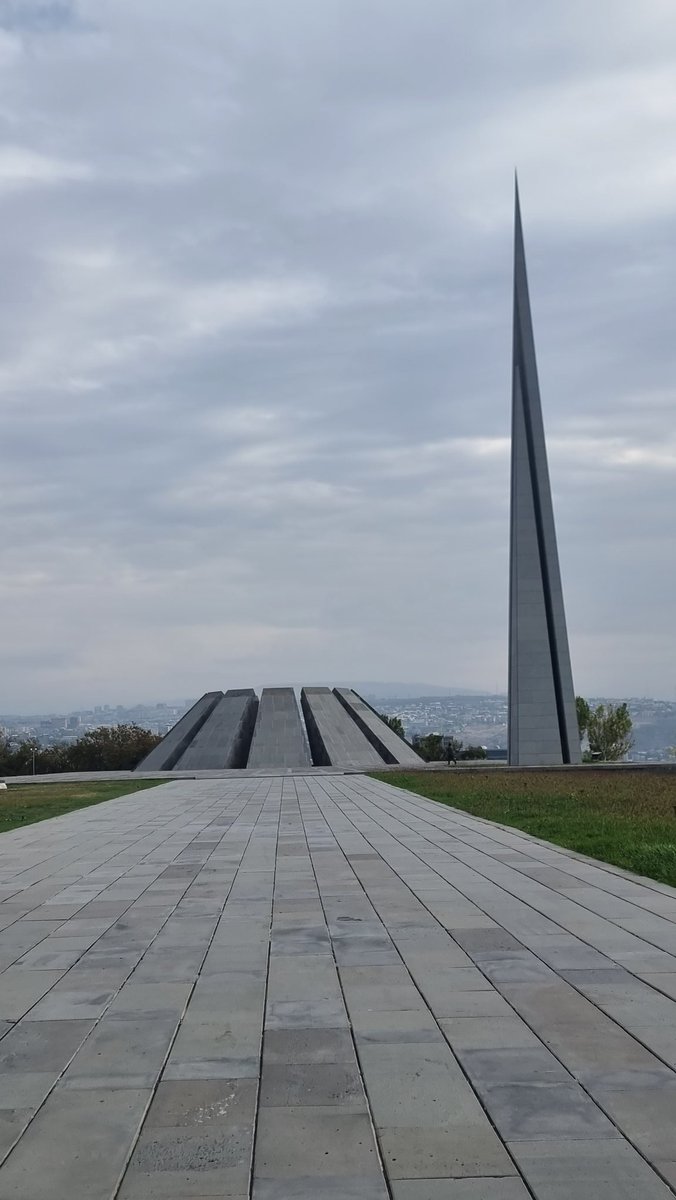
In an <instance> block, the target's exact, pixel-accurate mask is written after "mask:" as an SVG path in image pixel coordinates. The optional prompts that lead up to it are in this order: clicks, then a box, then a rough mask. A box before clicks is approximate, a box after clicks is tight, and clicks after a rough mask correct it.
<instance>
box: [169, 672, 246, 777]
mask: <svg viewBox="0 0 676 1200" xmlns="http://www.w3.org/2000/svg"><path fill="white" fill-rule="evenodd" d="M257 708H258V701H257V699H256V693H255V692H254V690H253V688H242V689H241V690H240V689H235V688H233V689H230V691H227V692H226V693H225V695H224V696H223V697H222V698H221V699H220V700H219V701H218V702H217V704H216V705H215V707H214V708H213V709H212V711H211V713H210V714H209V717H208V719H207V720H206V721H205V722H204V724H203V725H202V726H201V728H200V729H199V730H198V732H197V733H196V734H195V736H194V737H193V739H192V741H191V742H190V744H189V746H188V747H187V748H186V750H185V752H184V753H183V754H182V755H181V757H180V759H179V760H178V762H177V763H176V770H177V771H218V770H221V769H227V768H233V767H244V766H246V760H247V758H248V755H249V746H250V744H251V736H252V734H253V728H254V723H255V720H256V711H257Z"/></svg>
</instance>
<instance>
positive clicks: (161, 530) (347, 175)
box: [0, 0, 676, 712]
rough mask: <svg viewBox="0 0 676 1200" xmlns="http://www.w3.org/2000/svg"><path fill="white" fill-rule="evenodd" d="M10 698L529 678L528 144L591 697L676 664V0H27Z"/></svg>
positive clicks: (0, 194) (6, 131)
mask: <svg viewBox="0 0 676 1200" xmlns="http://www.w3.org/2000/svg"><path fill="white" fill-rule="evenodd" d="M0 122H1V143H0V256H1V261H0V508H1V517H2V545H1V551H0V603H1V624H0V628H1V631H2V632H1V634H0V711H5V712H10V711H12V712H18V711H45V710H48V709H64V708H71V707H78V706H82V705H87V704H91V703H101V702H110V703H127V702H133V701H136V700H153V699H167V698H170V697H181V696H194V695H199V694H200V693H202V692H203V691H206V690H208V689H212V688H220V687H222V688H226V687H229V686H242V685H250V684H260V683H269V684H273V683H284V682H295V681H300V682H306V683H310V682H313V681H321V682H331V681H336V680H342V681H349V680H350V679H353V680H363V679H370V680H410V681H426V682H428V683H432V684H449V685H456V686H469V687H474V688H486V689H487V690H494V689H500V690H502V689H504V688H505V686H506V673H507V592H508V578H507V577H508V527H509V443H508V434H509V421H510V382H511V375H510V372H511V368H510V354H511V253H512V216H513V214H512V205H513V195H512V191H513V170H514V167H515V166H517V167H518V170H519V179H520V188H521V201H522V210H523V218H524V226H525V235H526V249H527V253H528V262H529V272H530V285H531V301H532V306H533V315H534V323H535V336H536V344H537V349H538V358H539V370H540V383H541V390H542V399H543V409H544V419H545V427H546V430H547V436H548V446H549V458H550V472H551V476H552V485H553V490H554V505H555V516H556V521H557V529H558V538H559V553H560V559H561V570H562V577H563V586H564V594H565V599H566V606H567V616H568V629H569V637H570V646H571V656H572V665H573V676H574V679H575V685H576V690H577V691H579V692H582V693H583V694H591V695H600V694H606V695H614V696H625V695H626V696H629V695H657V696H663V697H666V698H672V699H673V698H674V697H675V696H676V663H675V661H674V611H675V602H674V594H675V592H676V556H674V550H673V530H674V511H675V501H676V486H675V485H676V424H675V416H676V337H675V336H674V325H675V321H676V7H674V4H673V0H642V2H641V4H640V5H639V4H637V3H636V0H594V3H593V4H590V3H589V0H563V2H562V3H559V4H555V5H544V4H543V3H542V0H485V2H484V3H483V4H478V3H477V2H476V0H415V3H414V2H413V0H285V2H284V3H281V2H280V0H195V2H194V3H191V4H188V3H186V0H0Z"/></svg>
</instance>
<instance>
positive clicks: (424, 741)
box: [412, 733, 446, 762]
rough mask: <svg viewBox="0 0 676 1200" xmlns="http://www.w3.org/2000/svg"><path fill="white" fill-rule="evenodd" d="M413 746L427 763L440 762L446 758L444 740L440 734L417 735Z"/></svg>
mask: <svg viewBox="0 0 676 1200" xmlns="http://www.w3.org/2000/svg"><path fill="white" fill-rule="evenodd" d="M412 745H413V749H414V750H415V751H416V753H417V754H419V755H420V757H421V758H423V759H424V760H425V762H440V761H442V760H445V758H446V750H445V747H444V739H443V737H442V736H441V734H440V733H426V734H424V735H423V734H416V736H415V737H414V738H413V742H412Z"/></svg>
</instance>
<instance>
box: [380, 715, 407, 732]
mask: <svg viewBox="0 0 676 1200" xmlns="http://www.w3.org/2000/svg"><path fill="white" fill-rule="evenodd" d="M378 715H379V717H380V719H381V721H384V722H385V724H386V725H389V727H390V729H391V730H392V731H393V732H394V733H396V734H397V735H398V737H400V738H405V737H406V734H405V733H404V726H403V724H402V720H401V717H388V715H387V713H379V714H378Z"/></svg>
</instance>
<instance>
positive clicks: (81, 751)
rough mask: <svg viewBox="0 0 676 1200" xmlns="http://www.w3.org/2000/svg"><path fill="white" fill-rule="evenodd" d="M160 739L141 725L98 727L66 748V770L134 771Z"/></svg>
mask: <svg viewBox="0 0 676 1200" xmlns="http://www.w3.org/2000/svg"><path fill="white" fill-rule="evenodd" d="M161 740H162V739H161V738H160V737H159V735H158V734H156V733H151V732H150V730H149V729H142V728H141V727H140V725H101V726H99V728H98V729H91V730H89V731H88V732H87V733H85V734H83V735H82V737H81V738H78V740H77V741H76V742H74V743H73V744H72V746H69V747H68V753H67V761H68V766H67V767H66V768H65V770H68V771H133V770H134V768H135V767H137V766H138V764H139V763H140V762H141V761H142V759H144V758H145V756H146V754H149V753H150V751H151V750H152V749H153V747H154V746H157V744H158V743H159V742H160V741H161Z"/></svg>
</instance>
